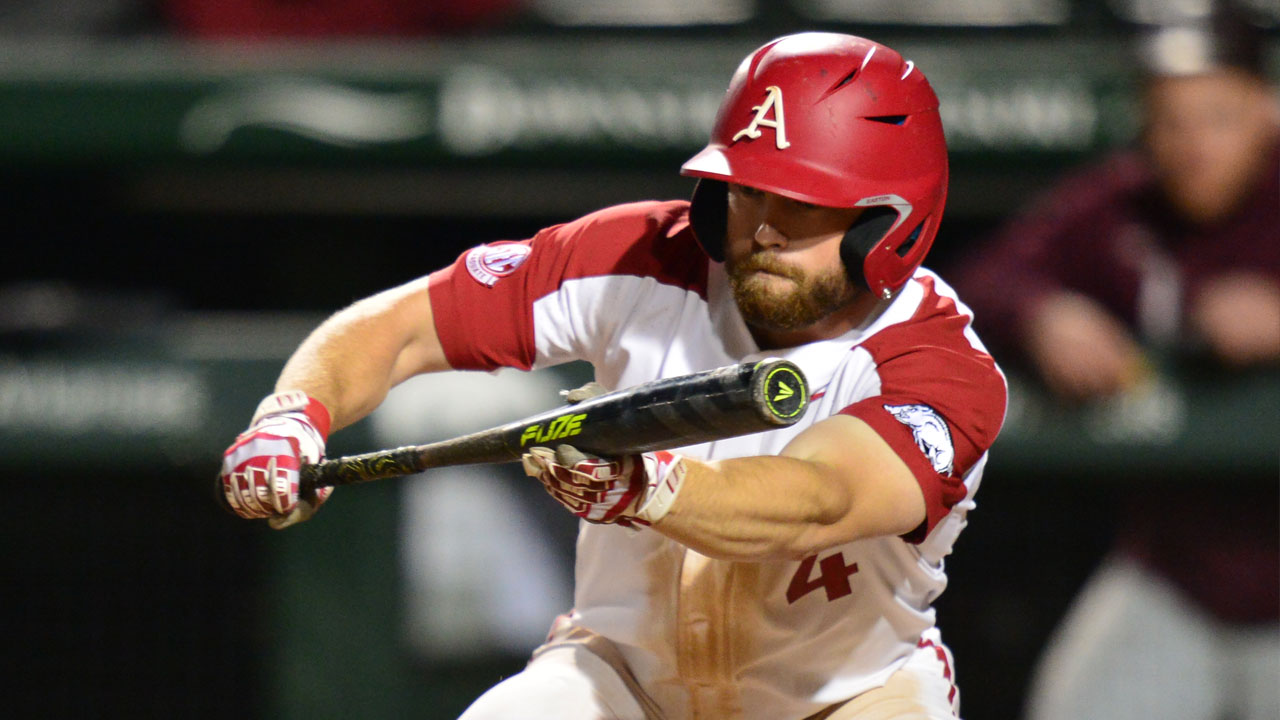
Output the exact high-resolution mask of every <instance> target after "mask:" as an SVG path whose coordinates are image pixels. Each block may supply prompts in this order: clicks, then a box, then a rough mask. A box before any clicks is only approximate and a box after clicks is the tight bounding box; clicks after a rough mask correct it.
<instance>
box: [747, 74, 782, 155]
mask: <svg viewBox="0 0 1280 720" xmlns="http://www.w3.org/2000/svg"><path fill="white" fill-rule="evenodd" d="M765 92H767V93H768V95H766V96H765V98H764V102H762V103H760V104H759V105H756V106H754V107H752V108H751V109H752V110H755V111H756V116H755V117H754V118H752V120H751V124H750V125H748V126H746V127H744V128H742V129H741V130H739V131H738V132H737V134H735V135H734V136H733V141H734V142H737V140H738V138H741V137H744V136H745V137H747V138H750V139H752V140H754V139H756V138H758V137H760V135H761V132H760V126H761V125H763V126H765V127H771V128H773V135H774V142H775V143H776V144H777V146H778V149H779V150H785V149H787V148H789V147H791V143H789V142H787V120H786V118H785V117H784V116H783V114H782V88H779V87H778V86H777V85H770V86H769V87H767V88H765ZM770 110H773V119H772V120H770V119H769V117H768V115H769V111H770Z"/></svg>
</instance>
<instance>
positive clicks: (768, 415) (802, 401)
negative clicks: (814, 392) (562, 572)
mask: <svg viewBox="0 0 1280 720" xmlns="http://www.w3.org/2000/svg"><path fill="white" fill-rule="evenodd" d="M752 372H753V374H754V378H753V382H752V392H753V394H754V395H755V396H756V398H757V401H758V402H757V407H761V408H763V409H764V411H765V412H764V414H765V419H766V420H768V421H769V422H771V423H774V424H775V425H791V424H792V423H794V422H796V421H797V420H799V419H800V418H801V417H802V416H803V415H804V411H805V410H807V409H808V408H809V383H808V381H807V380H805V377H804V373H803V372H801V370H800V368H799V367H797V366H796V364H795V363H792V362H790V361H789V360H782V359H779V358H768V359H765V360H761V361H760V362H758V363H756V365H755V367H754V368H752Z"/></svg>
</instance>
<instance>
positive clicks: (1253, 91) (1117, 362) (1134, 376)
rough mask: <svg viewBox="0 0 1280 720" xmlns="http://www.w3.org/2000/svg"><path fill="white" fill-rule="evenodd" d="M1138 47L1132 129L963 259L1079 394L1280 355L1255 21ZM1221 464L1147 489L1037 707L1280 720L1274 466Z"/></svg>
mask: <svg viewBox="0 0 1280 720" xmlns="http://www.w3.org/2000/svg"><path fill="white" fill-rule="evenodd" d="M1137 47H1138V50H1139V64H1140V67H1141V69H1142V73H1143V76H1142V78H1141V88H1140V92H1141V96H1140V101H1141V137H1140V143H1139V145H1138V147H1136V148H1133V149H1126V150H1123V151H1119V152H1116V153H1115V154H1113V155H1111V156H1109V157H1106V158H1103V159H1101V160H1100V161H1099V162H1098V163H1097V164H1095V165H1093V166H1092V167H1089V168H1087V169H1084V170H1082V171H1080V172H1078V173H1076V174H1074V175H1072V176H1070V177H1067V178H1066V179H1064V180H1063V181H1062V182H1061V184H1060V185H1059V186H1058V187H1057V188H1056V189H1054V190H1052V191H1051V192H1049V193H1048V194H1047V195H1046V196H1045V197H1043V198H1041V199H1040V200H1039V201H1038V202H1036V203H1035V204H1033V205H1032V206H1031V207H1030V209H1029V210H1028V211H1027V212H1026V213H1025V214H1023V215H1022V216H1021V217H1019V218H1017V219H1016V220H1014V221H1013V222H1011V223H1009V224H1008V225H1007V226H1006V227H1005V228H1004V229H1003V230H1002V231H1001V232H1000V233H999V234H998V235H997V236H996V237H995V238H993V239H992V240H991V242H990V243H989V244H988V245H987V246H986V247H985V248H983V249H982V250H981V251H980V252H978V253H975V254H973V255H970V256H967V257H966V258H965V260H964V264H963V266H962V267H960V268H958V269H957V272H956V273H955V274H954V280H955V283H956V286H957V288H959V290H960V291H961V293H962V295H963V296H964V297H965V298H966V299H967V300H968V301H969V303H970V304H971V306H972V307H974V308H975V310H976V311H977V317H978V318H980V321H979V323H978V328H979V330H981V331H983V336H984V338H987V339H988V341H989V342H991V343H992V344H993V346H995V347H998V348H1004V349H1007V350H1009V351H1010V353H1011V356H1012V357H1021V359H1022V360H1023V361H1024V362H1025V363H1027V364H1028V365H1029V367H1030V369H1032V370H1033V371H1034V372H1035V373H1036V374H1037V375H1038V376H1039V377H1040V379H1042V380H1043V382H1044V383H1045V385H1047V387H1048V388H1049V389H1050V390H1052V391H1053V392H1054V394H1056V395H1057V397H1059V398H1060V399H1062V400H1063V401H1064V402H1068V403H1072V404H1075V403H1089V402H1093V401H1097V400H1099V399H1102V398H1107V397H1114V396H1117V395H1123V394H1125V393H1131V392H1141V389H1142V387H1143V386H1144V384H1145V383H1146V382H1147V381H1148V380H1150V379H1151V378H1150V374H1151V372H1152V371H1153V369H1152V365H1153V362H1152V361H1150V360H1149V359H1148V358H1165V357H1174V358H1177V359H1179V361H1180V362H1183V363H1187V362H1191V363H1193V364H1195V366H1197V367H1199V366H1207V369H1209V370H1210V371H1213V369H1215V368H1216V370H1217V372H1222V373H1226V372H1236V371H1241V370H1245V369H1247V368H1250V367H1258V366H1274V365H1275V364H1276V363H1277V360H1278V359H1280V105H1278V103H1277V95H1276V93H1275V91H1274V88H1273V86H1272V84H1271V81H1270V80H1269V79H1268V78H1267V77H1266V74H1265V70H1264V68H1265V63H1264V58H1263V53H1262V47H1263V46H1262V42H1261V36H1260V32H1259V31H1258V29H1257V27H1256V26H1255V25H1254V24H1252V23H1251V22H1249V18H1248V17H1247V15H1246V14H1245V13H1244V12H1242V11H1241V10H1240V9H1239V8H1235V7H1232V6H1230V5H1229V4H1225V3H1223V4H1219V5H1217V6H1216V7H1215V8H1214V9H1213V11H1212V12H1209V13H1207V14H1205V15H1203V16H1202V17H1199V18H1191V19H1188V21H1187V22H1186V23H1184V24H1175V25H1170V26H1167V27H1159V28H1149V29H1148V31H1147V32H1144V33H1143V35H1142V37H1141V42H1140V43H1139V44H1138V46H1137ZM1155 364H1158V361H1157V362H1156V363H1155ZM1222 473H1223V476H1222V477H1207V478H1196V479H1188V480H1185V481H1184V480H1181V479H1179V480H1176V481H1172V482H1165V483H1163V484H1162V483H1160V482H1159V480H1158V479H1151V480H1147V479H1144V480H1142V482H1143V483H1151V484H1144V485H1143V486H1142V487H1135V488H1134V492H1133V493H1132V497H1131V498H1130V500H1129V502H1127V503H1125V504H1124V505H1123V508H1124V509H1123V510H1122V511H1121V513H1120V516H1119V518H1118V523H1117V524H1118V527H1117V537H1116V541H1115V545H1114V549H1113V552H1112V553H1110V554H1109V556H1108V557H1107V558H1106V559H1105V561H1104V562H1103V563H1102V565H1101V567H1099V568H1098V569H1097V571H1096V574H1095V575H1094V577H1093V578H1092V580H1091V581H1090V582H1089V583H1088V585H1087V586H1086V588H1085V589H1084V591H1083V592H1082V593H1081V594H1080V595H1079V597H1078V598H1077V600H1076V602H1075V605H1074V607H1073V609H1072V610H1071V612H1070V613H1069V616H1068V617H1067V618H1066V620H1065V621H1064V624H1063V625H1062V627H1061V628H1060V629H1059V631H1058V633H1057V637H1056V638H1055V640H1054V641H1053V643H1052V644H1051V646H1050V647H1049V648H1048V650H1047V652H1046V654H1045V657H1044V660H1043V663H1042V666H1041V668H1040V671H1039V674H1038V677H1037V680H1036V681H1035V687H1034V688H1033V691H1032V694H1031V697H1030V698H1029V699H1028V716H1029V717H1030V718H1031V719H1032V720H1066V719H1068V718H1071V719H1078V718H1091V719H1099V718H1116V719H1117V720H1119V719H1120V718H1134V717H1160V718H1166V719H1167V718H1186V719H1187V720H1192V719H1197V720H1214V719H1217V718H1227V717H1230V718H1238V719H1245V718H1248V719H1253V718H1258V719H1261V718H1276V717H1280V690H1278V689H1277V683H1276V680H1277V678H1280V629H1278V626H1277V617H1278V614H1280V590H1278V587H1277V586H1278V585H1280V553H1278V551H1277V542H1278V540H1277V538H1278V535H1280V533H1278V531H1277V505H1276V489H1275V482H1276V478H1275V477H1274V476H1272V477H1269V478H1240V477H1233V471H1232V469H1231V468H1227V467H1224V468H1222Z"/></svg>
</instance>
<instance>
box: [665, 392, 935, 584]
mask: <svg viewBox="0 0 1280 720" xmlns="http://www.w3.org/2000/svg"><path fill="white" fill-rule="evenodd" d="M686 462H687V463H688V465H689V473H688V476H687V477H686V480H685V483H684V486H683V487H682V488H681V491H680V494H679V495H678V496H677V497H676V500H675V502H674V503H673V504H672V505H671V510H670V511H669V512H668V514H667V515H666V516H665V517H664V518H662V520H661V521H659V523H658V524H657V525H655V528H657V529H658V530H659V532H662V533H663V534H665V535H667V536H668V537H671V538H673V539H675V540H679V541H680V542H682V543H684V544H685V545H688V546H689V547H691V548H693V549H694V550H697V551H698V552H700V553H702V554H704V555H708V556H710V557H716V558H721V559H728V560H767V559H794V558H802V557H805V556H807V555H810V554H812V553H814V552H817V551H818V550H822V549H824V548H829V547H834V546H836V545H842V544H844V543H847V542H852V541H854V540H858V539H861V538H868V537H877V536H882V535H890V536H891V535H902V534H905V533H908V532H911V531H912V530H914V529H915V528H916V527H918V526H919V525H920V523H921V522H923V521H924V519H925V502H924V495H923V493H922V491H921V489H920V485H919V483H917V482H916V480H915V477H914V476H913V475H912V474H911V471H910V470H909V469H908V468H907V466H906V464H905V463H904V462H903V461H902V459H901V458H900V457H898V455H897V454H896V453H895V452H894V451H893V449H892V448H890V447H889V445H888V444H886V443H885V442H884V440H882V439H881V438H880V436H879V435H878V434H877V433H876V432H875V431H874V430H873V429H872V428H871V427H870V426H869V425H867V424H866V423H865V422H863V421H861V420H857V419H854V418H852V417H850V416H847V415H836V416H834V417H831V418H827V419H826V420H823V421H821V422H819V423H816V424H815V425H813V426H812V427H810V428H809V429H807V430H805V431H804V432H803V433H801V434H800V435H798V436H797V437H796V438H795V439H794V440H792V441H791V442H790V443H789V444H788V445H787V447H785V448H784V449H783V451H782V453H781V454H780V455H778V456H762V457H748V458H740V459H735V460H724V461H720V462H714V463H702V462H696V461H691V460H687V461H686Z"/></svg>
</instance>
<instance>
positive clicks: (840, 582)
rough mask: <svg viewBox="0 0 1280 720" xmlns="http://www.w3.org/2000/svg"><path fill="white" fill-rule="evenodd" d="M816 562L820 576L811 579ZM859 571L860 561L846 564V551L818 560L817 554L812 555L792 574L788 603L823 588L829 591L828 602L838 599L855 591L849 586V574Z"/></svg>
mask: <svg viewBox="0 0 1280 720" xmlns="http://www.w3.org/2000/svg"><path fill="white" fill-rule="evenodd" d="M814 563H817V565H818V576H817V577H815V578H812V579H810V577H809V576H810V575H812V574H813V566H814ZM856 572H858V563H850V564H848V565H845V564H844V553H836V554H835V555H828V556H827V557H824V558H822V562H818V556H817V555H810V556H809V557H807V558H805V559H804V560H802V561H801V562H800V567H799V568H797V569H796V574H795V575H793V576H791V584H790V585H789V586H787V603H788V604H790V603H794V602H795V601H797V600H799V599H800V598H802V597H804V596H805V595H808V594H809V593H811V592H813V591H814V590H817V589H818V588H823V589H824V590H826V591H827V602H831V601H832V600H838V599H840V598H842V597H844V596H845V595H849V594H851V593H853V588H852V587H850V586H849V576H850V575H852V574H854V573H856Z"/></svg>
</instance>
